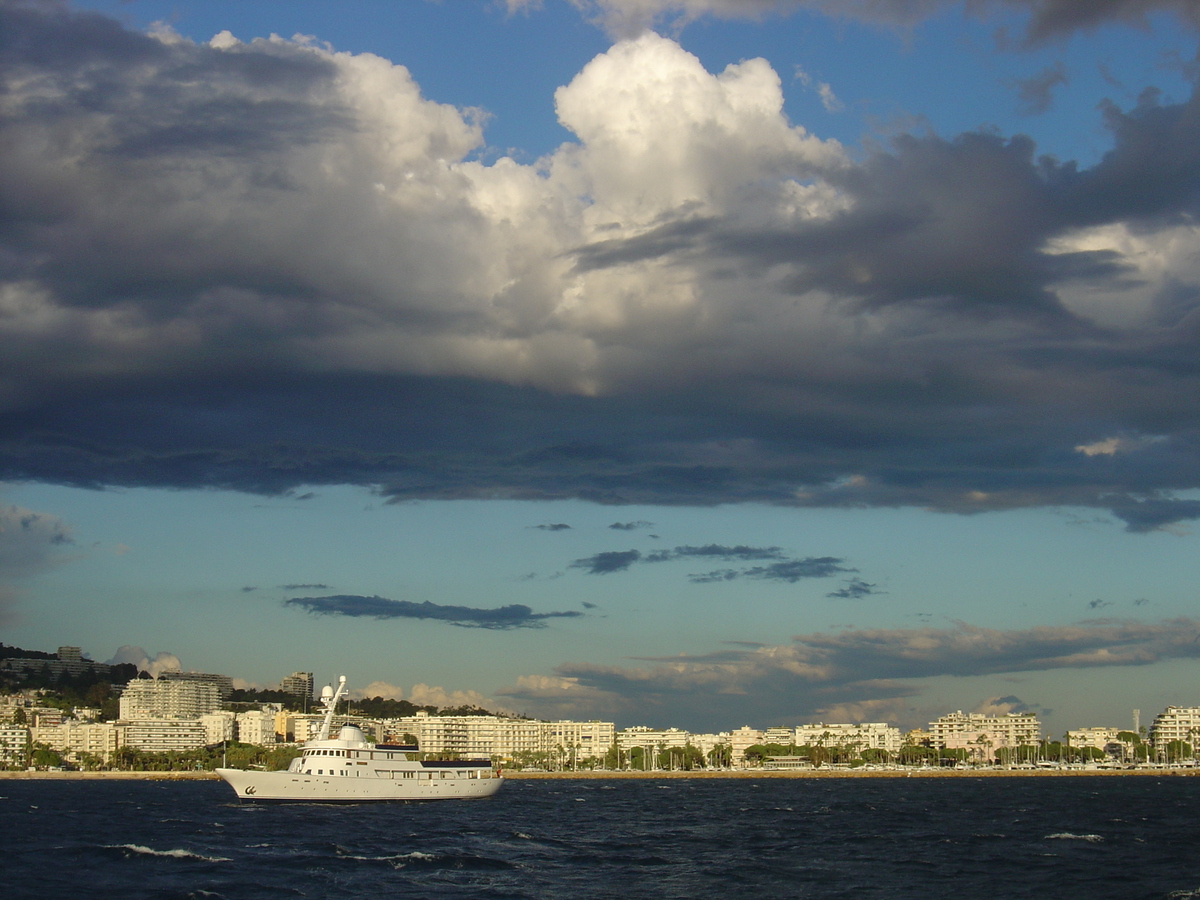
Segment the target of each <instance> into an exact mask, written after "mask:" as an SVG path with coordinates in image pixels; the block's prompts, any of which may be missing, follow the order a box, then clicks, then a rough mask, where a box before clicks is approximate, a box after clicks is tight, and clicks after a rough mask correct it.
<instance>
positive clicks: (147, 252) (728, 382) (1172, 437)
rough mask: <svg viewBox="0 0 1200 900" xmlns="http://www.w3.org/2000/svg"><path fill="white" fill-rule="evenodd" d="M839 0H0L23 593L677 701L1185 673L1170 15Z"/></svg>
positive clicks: (11, 638) (871, 712)
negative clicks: (846, 1)
mask: <svg viewBox="0 0 1200 900" xmlns="http://www.w3.org/2000/svg"><path fill="white" fill-rule="evenodd" d="M829 8H830V6H829V4H825V3H821V2H817V0H811V2H809V0H781V2H768V0H746V2H740V3H739V2H733V0H594V2H593V0H578V2H576V0H571V2H568V0H544V2H530V0H507V2H506V3H501V2H498V0H497V2H490V0H488V2H484V0H480V2H461V3H453V4H449V3H425V2H421V3H417V2H414V3H406V4H370V3H357V2H351V3H346V4H338V5H337V6H333V5H330V4H324V3H319V2H317V3H308V2H304V3H282V2H279V3H275V2H262V3H255V4H245V3H234V2H210V3H203V4H201V3H195V2H187V0H183V2H180V0H78V2H71V3H57V2H49V0H47V2H37V0H30V2H7V3H0V26H2V27H0V59H3V64H2V65H3V69H2V70H0V77H3V78H4V85H5V93H4V100H3V101H2V103H0V121H2V122H3V125H2V126H0V127H3V129H4V131H5V134H6V138H7V140H6V141H5V142H3V143H2V144H0V173H3V174H2V175H0V347H2V348H3V349H2V351H0V359H3V360H4V362H3V364H2V366H3V368H2V369H0V372H2V373H3V374H2V375H0V386H3V392H2V393H0V401H2V402H0V479H2V481H0V639H3V641H4V642H5V643H7V644H13V645H17V646H24V647H29V648H36V647H53V646H58V645H59V644H69V645H78V646H81V647H83V648H84V649H85V650H86V651H88V652H89V653H90V654H91V655H92V656H93V658H95V659H96V660H97V661H106V660H109V659H113V660H117V661H134V660H131V659H126V658H125V657H128V656H133V655H139V654H141V653H143V652H144V653H145V656H146V659H147V661H148V662H149V663H153V662H154V661H155V660H156V659H157V660H159V661H160V662H168V661H171V660H174V661H177V662H179V663H180V664H181V666H182V667H183V668H185V669H193V670H198V671H206V672H216V671H220V672H226V673H228V674H230V675H231V676H233V677H234V678H236V679H238V680H239V682H240V683H243V684H247V685H258V686H266V685H267V684H270V683H272V682H273V681H274V680H277V679H279V678H281V677H283V676H284V675H286V674H288V673H290V672H293V671H296V670H297V669H303V670H304V671H308V670H310V669H311V670H312V671H313V672H314V673H315V675H316V680H317V683H318V684H323V683H325V682H326V681H329V680H331V679H334V678H336V677H337V676H338V675H341V674H345V675H347V676H348V678H349V679H350V682H351V684H352V685H353V686H354V687H355V689H356V690H359V691H362V692H365V693H368V694H371V695H375V694H380V695H384V696H395V697H402V698H403V699H408V700H413V701H414V702H421V703H425V702H428V703H433V704H435V705H439V706H452V705H459V704H463V703H473V704H477V705H480V706H484V707H487V708H489V709H496V710H511V711H517V712H523V713H527V714H529V715H534V716H537V717H539V718H547V719H556V718H579V717H581V716H584V715H587V716H591V717H598V718H603V719H605V720H614V721H626V722H631V723H633V724H637V722H636V721H635V720H634V715H635V713H638V711H644V715H645V719H646V720H650V721H656V722H660V723H661V724H662V725H664V726H676V727H681V728H687V729H689V730H695V731H706V730H711V729H710V728H709V727H708V726H709V725H711V724H712V723H715V722H718V721H721V722H729V721H731V720H733V719H736V718H737V717H739V716H741V717H742V718H744V719H746V720H748V721H749V720H753V721H758V722H764V723H765V722H771V721H775V720H776V719H777V718H778V717H779V716H784V715H786V716H795V717H796V719H797V721H800V720H809V721H813V720H817V719H823V720H825V721H894V722H897V723H920V722H922V721H930V719H931V716H930V713H931V712H933V711H936V710H946V709H963V710H966V711H1013V712H1031V713H1034V714H1036V715H1038V716H1039V718H1040V719H1041V720H1042V721H1043V722H1046V723H1049V724H1048V727H1051V728H1053V730H1055V731H1056V732H1065V731H1066V730H1067V729H1068V728H1073V727H1078V726H1079V725H1080V724H1082V723H1087V722H1090V723H1093V724H1101V723H1103V724H1113V725H1120V724H1124V723H1125V722H1126V720H1127V719H1128V717H1129V710H1131V709H1133V708H1143V709H1152V708H1156V707H1157V708H1164V707H1167V706H1171V705H1177V706H1192V705H1194V704H1195V703H1196V702H1197V696H1196V692H1197V689H1198V687H1200V680H1198V679H1197V675H1198V674H1200V672H1198V659H1200V616H1198V613H1197V609H1196V600H1197V589H1196V579H1195V572H1196V567H1195V562H1194V561H1195V559H1196V558H1197V549H1198V548H1197V533H1196V521H1197V519H1200V449H1198V448H1200V441H1198V439H1197V438H1198V435H1200V416H1198V415H1197V408H1196V403H1197V398H1198V397H1200V391H1198V390H1197V387H1200V385H1198V384H1197V376H1196V362H1197V359H1200V356H1198V354H1197V349H1198V348H1197V338H1196V335H1197V333H1198V332H1197V330H1196V322H1197V321H1198V317H1200V230H1198V229H1197V226H1196V224H1195V223H1196V216H1197V214H1198V213H1200V128H1197V127H1196V123H1197V121H1198V120H1200V95H1198V94H1197V92H1196V80H1197V71H1198V70H1197V66H1196V46H1197V26H1198V24H1200V18H1198V17H1197V15H1196V14H1195V12H1194V8H1193V7H1192V5H1190V4H1188V3H1185V2H1173V0H1132V2H1129V3H1125V4H1121V5H1119V7H1109V6H1097V5H1095V4H1087V3H1079V2H1073V0H1008V2H997V3H993V4H986V3H985V4H967V5H964V4H962V3H956V2H949V0H931V2H929V3H924V4H915V5H914V4H911V3H907V2H901V0H895V2H892V0H882V2H878V3H872V4H850V5H846V6H845V9H844V10H843V11H842V12H841V13H840V14H839V15H836V16H835V15H831V14H829V13H828V10H829ZM667 713H669V714H670V715H671V716H674V717H675V718H674V719H671V718H666V719H663V718H660V714H663V715H666V714H667ZM910 727H911V726H910Z"/></svg>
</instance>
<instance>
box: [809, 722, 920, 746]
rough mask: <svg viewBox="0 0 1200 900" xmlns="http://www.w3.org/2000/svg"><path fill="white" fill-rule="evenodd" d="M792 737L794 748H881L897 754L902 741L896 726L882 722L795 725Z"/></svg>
mask: <svg viewBox="0 0 1200 900" xmlns="http://www.w3.org/2000/svg"><path fill="white" fill-rule="evenodd" d="M794 740H795V743H796V746H798V747H804V746H812V747H846V748H851V749H855V750H858V751H859V752H861V751H863V750H884V751H886V752H888V753H898V752H899V751H900V745H901V743H902V738H901V735H900V729H899V728H896V727H895V726H894V725H889V724H887V723H886V722H859V723H853V724H852V723H832V724H826V723H824V722H814V723H812V724H809V725H798V726H796V729H795V732H794Z"/></svg>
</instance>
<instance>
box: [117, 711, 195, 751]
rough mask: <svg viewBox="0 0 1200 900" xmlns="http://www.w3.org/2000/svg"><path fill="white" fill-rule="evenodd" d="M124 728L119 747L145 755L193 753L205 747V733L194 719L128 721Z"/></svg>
mask: <svg viewBox="0 0 1200 900" xmlns="http://www.w3.org/2000/svg"><path fill="white" fill-rule="evenodd" d="M117 724H118V726H124V735H123V739H122V742H121V746H123V747H133V748H134V749H135V750H144V751H146V752H149V753H170V752H172V751H174V752H182V751H184V750H196V749H198V748H200V747H203V746H205V744H207V743H208V731H207V729H205V727H204V725H202V724H201V723H200V720H199V719H198V718H197V719H131V720H130V721H128V722H118V723H117Z"/></svg>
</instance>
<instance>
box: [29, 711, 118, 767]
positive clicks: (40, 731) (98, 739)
mask: <svg viewBox="0 0 1200 900" xmlns="http://www.w3.org/2000/svg"><path fill="white" fill-rule="evenodd" d="M32 739H33V741H34V742H35V743H39V744H45V745H46V746H47V747H49V748H50V749H51V750H54V751H57V752H58V753H59V754H61V755H62V756H63V757H64V758H65V759H68V760H71V761H72V762H79V761H81V760H82V759H83V758H84V757H83V756H82V754H85V753H86V754H88V755H89V756H91V757H92V758H93V759H98V760H99V761H100V762H103V763H107V762H110V761H111V760H112V758H113V754H114V753H116V752H117V748H118V747H120V746H122V743H123V741H124V729H123V728H122V727H121V726H119V725H116V724H114V723H112V722H81V721H79V720H77V719H65V720H64V721H63V722H61V723H60V724H58V725H53V726H44V727H38V728H34V729H32Z"/></svg>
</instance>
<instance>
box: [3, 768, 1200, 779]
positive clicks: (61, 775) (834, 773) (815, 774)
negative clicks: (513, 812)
mask: <svg viewBox="0 0 1200 900" xmlns="http://www.w3.org/2000/svg"><path fill="white" fill-rule="evenodd" d="M1122 775H1133V776H1139V775H1140V776H1145V775H1156V776H1160V777H1161V776H1171V777H1194V776H1197V775H1200V770H1198V769H911V770H903V771H894V770H878V769H874V770H868V771H863V770H861V769H805V770H803V771H788V772H764V771H762V770H757V771H740V772H516V771H506V772H505V773H504V777H505V778H511V779H513V780H514V781H542V780H544V781H555V780H575V779H584V778H586V779H638V780H640V779H678V778H707V779H714V778H715V779H728V778H732V779H741V780H746V779H760V780H761V779H770V778H1078V777H1080V776H1085V777H1087V776H1091V777H1096V776H1098V777H1109V776H1122ZM3 779H9V780H22V779H25V780H51V781H54V780H57V781H122V780H125V781H217V780H219V776H218V775H216V774H215V773H213V772H0V780H3Z"/></svg>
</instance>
